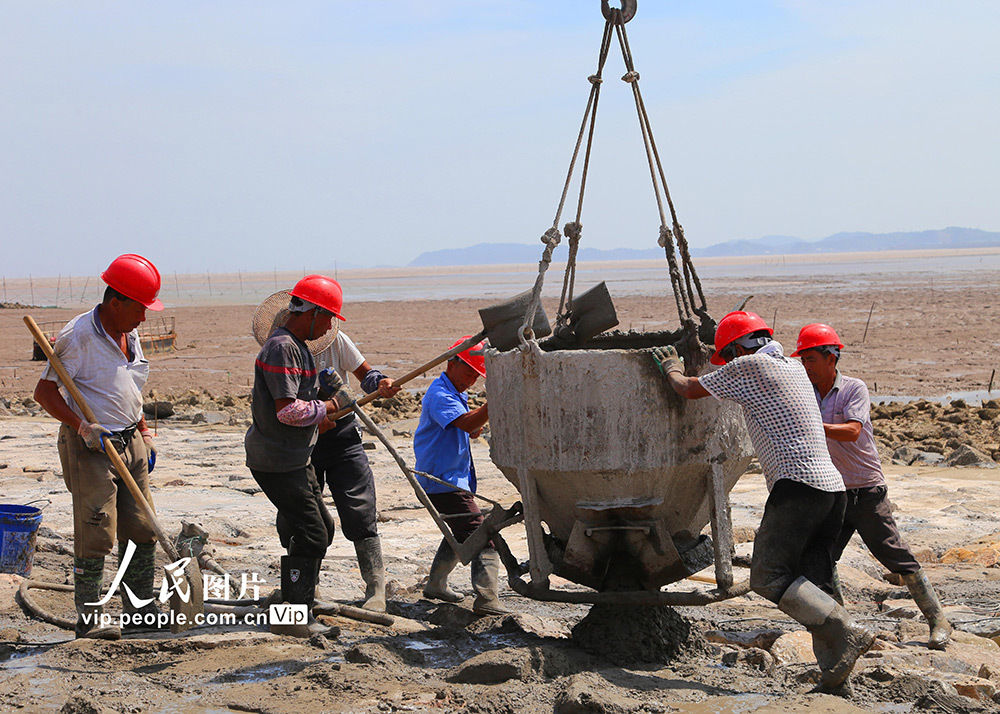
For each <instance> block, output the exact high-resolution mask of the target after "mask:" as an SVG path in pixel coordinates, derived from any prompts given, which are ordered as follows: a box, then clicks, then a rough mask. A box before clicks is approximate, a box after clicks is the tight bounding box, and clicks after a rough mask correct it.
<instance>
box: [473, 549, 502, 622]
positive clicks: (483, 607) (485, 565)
mask: <svg viewBox="0 0 1000 714" xmlns="http://www.w3.org/2000/svg"><path fill="white" fill-rule="evenodd" d="M499 580H500V554H499V553H497V552H496V551H495V550H493V549H492V548H484V549H483V550H481V551H480V552H479V554H478V555H477V556H476V557H475V558H473V559H472V589H473V590H475V591H476V600H475V602H473V603H472V611H473V612H476V613H478V614H480V615H509V614H510V611H509V610H506V609H504V606H503V605H501V604H500V598H499V596H498V593H499Z"/></svg>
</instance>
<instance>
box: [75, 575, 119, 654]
mask: <svg viewBox="0 0 1000 714" xmlns="http://www.w3.org/2000/svg"><path fill="white" fill-rule="evenodd" d="M103 583H104V556H98V557H96V558H73V603H74V604H75V605H76V627H75V628H74V630H75V631H76V636H77V637H80V638H84V637H85V638H88V639H93V640H118V639H121V636H122V632H121V630H120V629H119V628H118V627H116V626H114V625H110V626H102V625H101V624H100V620H99V618H100V616H101V613H102V612H103V611H104V608H103V607H101V606H100V605H87V604H86V603H88V602H97V601H98V600H100V599H101V585H102V584H103ZM84 618H86V621H85V620H84Z"/></svg>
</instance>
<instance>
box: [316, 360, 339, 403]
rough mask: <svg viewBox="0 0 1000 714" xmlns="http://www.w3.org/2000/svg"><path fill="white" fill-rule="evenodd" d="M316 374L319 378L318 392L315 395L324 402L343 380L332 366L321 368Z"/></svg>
mask: <svg viewBox="0 0 1000 714" xmlns="http://www.w3.org/2000/svg"><path fill="white" fill-rule="evenodd" d="M317 376H318V378H319V394H318V395H317V396H318V397H319V399H321V400H322V401H324V402H325V401H326V400H327V399H329V398H330V397H332V396H333V393H334V392H336V391H337V390H338V389H339V388H340V387H341V385H343V383H344V380H343V379H341V378H340V373H339V372H337V370H335V369H334V368H333V367H327V368H326V369H321V370H320V371H319V375H317Z"/></svg>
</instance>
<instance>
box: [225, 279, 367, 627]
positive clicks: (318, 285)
mask: <svg viewBox="0 0 1000 714" xmlns="http://www.w3.org/2000/svg"><path fill="white" fill-rule="evenodd" d="M343 302H344V299H343V292H342V291H341V288H340V285H339V284H338V283H337V281H335V280H333V279H332V278H328V277H326V276H324V275H307V276H306V277H304V278H302V279H301V280H300V281H299V282H298V283H296V284H295V287H294V288H292V290H291V291H290V294H289V300H288V307H287V310H288V316H287V318H283V324H282V325H281V326H278V327H276V328H275V329H274V330H273V331H272V332H271V335H270V337H268V338H267V340H266V341H265V342H264V344H263V346H262V347H261V350H260V353H259V354H258V355H257V360H256V363H255V366H254V385H253V393H252V397H251V413H252V416H253V423H252V424H251V426H250V428H249V430H247V434H246V438H245V439H244V446H245V448H246V457H247V458H246V464H247V466H248V467H249V468H250V472H251V473H252V474H253V477H254V480H256V481H257V483H258V484H259V485H260V487H261V489H262V490H263V491H264V495H266V496H267V498H268V500H270V501H271V503H273V504H274V505H275V507H276V508H277V509H278V513H279V516H280V519H279V522H281V523H283V524H284V527H286V528H287V532H286V533H284V538H287V544H286V548H287V551H288V554H287V555H283V556H282V557H281V593H282V598H283V600H284V601H285V602H287V603H290V604H294V605H305V606H306V608H307V613H308V621H307V622H302V623H294V624H275V623H273V622H272V624H271V631H272V632H274V633H276V634H288V635H293V636H296V637H309V636H311V635H314V634H325V633H326V632H328V631H329V628H325V627H323V626H322V625H321V624H320V623H318V622H317V621H316V620H315V619H314V618H313V616H312V612H311V609H312V605H313V601H314V599H315V592H316V581H317V579H318V576H319V569H320V565H321V564H322V562H323V556H324V555H326V549H327V547H328V546H329V545H330V543H331V541H332V540H333V527H334V524H333V518H332V517H331V515H330V513H329V512H328V511H327V508H326V505H325V504H324V503H323V498H322V491H321V490H320V486H319V483H318V482H317V480H316V473H315V471H314V470H313V467H312V465H311V464H310V463H309V457H310V455H311V453H312V449H313V446H314V445H315V443H316V435H317V425H318V424H320V423H321V422H323V421H324V420H325V419H326V417H327V415H328V414H333V413H335V412H337V411H338V410H339V409H343V408H344V407H349V406H350V405H351V404H353V403H354V399H353V398H352V397H351V395H350V392H348V391H347V388H346V387H345V386H344V384H343V382H340V381H339V377H336V378H335V381H334V382H331V384H330V385H329V389H330V391H331V393H330V394H325V395H323V397H324V398H323V399H321V398H320V382H319V378H318V374H317V371H316V365H315V362H314V361H313V356H312V353H311V352H310V351H309V347H308V345H307V344H306V343H307V341H310V340H316V339H318V338H320V337H322V336H323V335H325V334H326V333H328V332H329V331H330V329H331V326H332V321H333V320H334V319H337V320H343V319H344V318H343V317H342V316H341V314H340V311H341V307H342V306H343ZM279 535H281V533H280V532H279Z"/></svg>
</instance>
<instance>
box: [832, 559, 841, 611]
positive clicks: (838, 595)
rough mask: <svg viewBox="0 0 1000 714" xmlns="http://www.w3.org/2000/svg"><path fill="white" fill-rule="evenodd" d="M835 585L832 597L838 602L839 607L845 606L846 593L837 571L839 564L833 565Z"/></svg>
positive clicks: (833, 581)
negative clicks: (841, 585)
mask: <svg viewBox="0 0 1000 714" xmlns="http://www.w3.org/2000/svg"><path fill="white" fill-rule="evenodd" d="M831 582H832V583H833V593H832V595H831V597H833V599H834V600H836V601H837V604H838V605H843V604H844V591H843V589H842V588H841V587H840V573H839V572H838V571H837V564H836V563H834V564H833V577H832V578H831Z"/></svg>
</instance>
